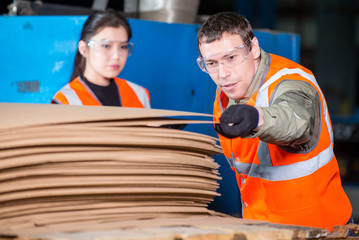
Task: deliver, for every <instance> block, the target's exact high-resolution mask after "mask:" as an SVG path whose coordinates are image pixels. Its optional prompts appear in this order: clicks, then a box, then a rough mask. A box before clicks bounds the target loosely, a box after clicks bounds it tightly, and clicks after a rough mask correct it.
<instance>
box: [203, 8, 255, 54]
mask: <svg viewBox="0 0 359 240" xmlns="http://www.w3.org/2000/svg"><path fill="white" fill-rule="evenodd" d="M223 33H229V34H231V35H240V36H241V38H242V40H243V42H244V43H246V45H247V46H248V47H249V49H250V48H251V44H250V41H248V40H251V39H253V37H254V33H253V29H252V26H251V24H250V23H249V21H248V20H247V19H246V18H245V17H243V16H242V15H240V14H238V13H235V12H221V13H216V14H214V15H212V16H210V17H209V18H208V19H207V20H206V21H205V23H203V25H202V26H201V27H200V29H199V30H198V34H197V47H198V51H199V46H200V45H201V43H203V42H205V43H211V42H214V41H216V40H220V39H221V38H222V35H223ZM199 53H200V54H201V52H200V51H199Z"/></svg>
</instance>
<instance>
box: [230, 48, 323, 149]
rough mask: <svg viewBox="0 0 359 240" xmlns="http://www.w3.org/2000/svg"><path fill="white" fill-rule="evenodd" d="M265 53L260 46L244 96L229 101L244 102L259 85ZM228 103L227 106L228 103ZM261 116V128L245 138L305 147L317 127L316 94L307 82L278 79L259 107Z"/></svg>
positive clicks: (264, 68)
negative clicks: (264, 104) (266, 101)
mask: <svg viewBox="0 0 359 240" xmlns="http://www.w3.org/2000/svg"><path fill="white" fill-rule="evenodd" d="M269 59H270V57H269V55H268V53H266V52H265V51H264V50H262V49H261V61H260V64H259V67H258V69H257V72H256V74H255V76H254V78H253V81H252V83H251V85H250V87H249V90H248V92H247V95H246V96H245V98H243V99H240V100H237V101H231V102H230V104H229V105H231V104H236V103H247V102H248V100H249V98H250V97H251V96H252V95H253V94H254V93H255V92H256V91H257V90H258V89H259V88H260V86H261V85H262V84H263V81H264V79H265V75H266V74H267V67H269V64H270V63H269ZM229 105H228V106H229ZM261 109H262V112H263V117H264V124H263V126H262V128H261V129H260V130H259V131H258V132H257V133H255V134H254V135H249V136H247V137H248V138H254V137H258V138H259V139H261V140H262V141H264V142H268V143H272V144H277V145H282V146H286V147H289V148H290V149H291V150H294V151H306V150H309V149H310V148H312V147H313V146H314V145H315V144H316V143H317V138H318V134H319V130H320V98H319V95H318V92H317V91H316V90H315V89H314V88H313V87H312V86H311V85H310V84H308V83H306V82H303V81H299V80H298V81H295V80H288V81H286V80H284V81H282V82H281V83H280V84H279V85H278V87H277V89H276V91H275V93H274V95H273V97H272V99H271V103H270V106H269V107H265V108H261Z"/></svg>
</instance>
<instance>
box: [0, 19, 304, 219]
mask: <svg viewBox="0 0 359 240" xmlns="http://www.w3.org/2000/svg"><path fill="white" fill-rule="evenodd" d="M86 18H87V17H86V16H11V17H9V16H1V17H0V29H1V31H2V34H1V36H0V53H1V59H0V74H1V83H2V86H1V88H0V102H18V103H50V101H51V98H52V96H53V95H54V94H55V92H56V91H58V90H59V89H60V88H61V87H62V86H64V85H65V84H66V83H67V82H68V81H69V78H70V75H71V72H72V67H73V59H74V56H75V52H76V49H77V42H78V40H79V38H80V31H81V29H82V25H83V23H84V21H85V20H86ZM129 22H130V25H131V27H132V30H133V37H132V39H131V41H132V42H133V43H134V45H135V48H134V52H133V54H132V56H130V57H129V59H128V61H127V64H126V66H125V69H124V71H123V72H122V73H121V74H120V77H121V78H124V79H127V80H130V81H132V82H135V83H138V84H140V85H142V86H144V87H146V88H147V89H148V90H149V91H150V94H151V104H152V108H156V109H168V110H181V111H190V112H200V113H212V104H213V101H214V97H215V96H214V94H215V89H216V86H215V84H214V83H213V81H212V80H211V79H210V77H209V76H208V74H205V73H203V72H202V71H201V70H200V69H199V67H198V66H197V63H196V58H197V57H198V50H197V40H196V35H197V31H198V29H199V27H200V26H199V25H196V24H168V23H162V22H153V21H146V20H137V19H130V20H129ZM255 35H256V37H257V38H258V40H259V43H260V46H261V47H262V48H263V49H264V50H266V51H268V52H271V53H274V54H278V55H281V56H284V57H287V58H289V59H292V60H294V61H296V62H299V49H300V37H299V36H298V35H296V34H290V33H282V32H273V31H266V30H255ZM0 114H1V113H0ZM187 129H188V130H190V131H195V132H199V133H204V134H207V135H212V136H216V134H215V132H214V130H213V126H212V125H210V124H207V125H206V124H204V125H203V126H202V125H201V126H189V127H188V128H187ZM214 158H215V160H216V161H217V162H218V163H219V164H220V169H219V172H220V175H221V176H222V178H223V179H222V180H221V181H220V189H219V191H218V192H219V193H221V195H222V196H220V197H216V198H215V199H214V202H213V203H212V204H211V205H210V208H211V209H213V210H216V211H219V212H223V213H227V214H231V215H239V213H240V201H239V191H238V187H237V185H236V180H235V175H234V172H233V171H232V170H231V169H230V168H229V166H228V164H227V162H226V160H225V158H224V157H223V156H214Z"/></svg>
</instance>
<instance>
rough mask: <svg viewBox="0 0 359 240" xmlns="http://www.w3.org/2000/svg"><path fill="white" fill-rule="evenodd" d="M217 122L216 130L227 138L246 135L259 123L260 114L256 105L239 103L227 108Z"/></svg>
mask: <svg viewBox="0 0 359 240" xmlns="http://www.w3.org/2000/svg"><path fill="white" fill-rule="evenodd" d="M219 121H220V123H216V124H215V129H216V132H217V133H219V134H221V135H222V136H224V137H226V138H236V137H243V136H246V135H247V134H248V133H249V132H250V131H251V130H253V129H255V128H256V127H257V125H258V121H259V114H258V111H257V109H256V108H255V107H252V106H249V105H246V104H238V105H232V106H230V107H229V108H227V109H226V110H225V111H224V112H223V114H222V116H221V117H220V118H219Z"/></svg>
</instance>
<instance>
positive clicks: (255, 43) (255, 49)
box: [252, 37, 261, 59]
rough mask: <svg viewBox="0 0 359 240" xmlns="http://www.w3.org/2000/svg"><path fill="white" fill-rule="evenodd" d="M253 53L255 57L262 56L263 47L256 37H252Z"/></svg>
mask: <svg viewBox="0 0 359 240" xmlns="http://www.w3.org/2000/svg"><path fill="white" fill-rule="evenodd" d="M252 54H253V58H254V59H258V58H259V57H260V56H261V49H260V47H259V43H258V39H257V38H256V37H253V39H252Z"/></svg>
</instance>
